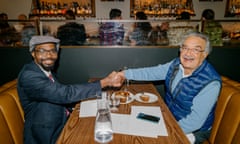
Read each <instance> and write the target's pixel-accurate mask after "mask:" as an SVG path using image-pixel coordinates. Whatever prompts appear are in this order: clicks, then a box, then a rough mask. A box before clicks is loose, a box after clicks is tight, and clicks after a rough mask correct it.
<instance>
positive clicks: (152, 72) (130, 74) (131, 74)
mask: <svg viewBox="0 0 240 144" xmlns="http://www.w3.org/2000/svg"><path fill="white" fill-rule="evenodd" d="M171 63H172V62H168V63H166V64H159V65H157V66H152V67H144V68H137V69H128V70H126V71H124V75H125V77H126V78H127V79H129V80H139V81H156V80H164V79H165V78H166V75H167V71H168V68H169V66H170V64H171Z"/></svg>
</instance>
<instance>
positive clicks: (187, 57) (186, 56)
mask: <svg viewBox="0 0 240 144" xmlns="http://www.w3.org/2000/svg"><path fill="white" fill-rule="evenodd" d="M183 58H184V59H188V60H193V59H194V57H192V56H188V55H183Z"/></svg>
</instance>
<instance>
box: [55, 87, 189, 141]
mask: <svg viewBox="0 0 240 144" xmlns="http://www.w3.org/2000/svg"><path fill="white" fill-rule="evenodd" d="M128 90H129V91H130V92H132V93H133V94H136V93H138V92H143V91H144V92H150V93H154V94H156V95H157V96H158V98H159V99H158V101H157V102H155V103H151V104H146V103H140V102H138V101H133V102H132V103H129V104H121V105H120V107H119V112H120V113H122V114H124V113H126V114H130V111H131V106H132V105H136V106H160V108H161V112H162V115H163V118H164V121H165V125H166V128H167V132H168V136H159V137H158V138H149V137H142V136H133V135H124V134H117V133H114V135H113V141H111V142H110V143H109V144H188V143H189V141H188V139H187V137H186V136H185V134H184V133H183V131H182V130H181V128H180V127H179V125H178V124H177V122H176V120H175V118H174V117H173V115H172V114H171V112H170V111H169V109H168V108H167V106H166V104H165V103H164V101H163V99H162V98H161V96H160V95H159V93H158V91H157V90H156V88H155V87H154V85H153V84H131V85H130V86H129V89H128ZM79 106H80V104H77V105H76V108H75V110H74V111H73V113H72V114H71V116H70V118H69V119H68V121H67V123H66V125H65V127H64V129H63V131H62V133H61V135H60V137H59V138H58V141H57V144H96V142H95V141H94V123H95V117H87V118H79Z"/></svg>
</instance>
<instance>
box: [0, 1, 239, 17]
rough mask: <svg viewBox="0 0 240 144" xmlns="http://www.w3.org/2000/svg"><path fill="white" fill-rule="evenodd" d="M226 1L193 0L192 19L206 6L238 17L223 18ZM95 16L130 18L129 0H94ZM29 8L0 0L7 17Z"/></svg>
mask: <svg viewBox="0 0 240 144" xmlns="http://www.w3.org/2000/svg"><path fill="white" fill-rule="evenodd" d="M226 1H227V0H223V1H211V2H208V1H199V0H193V5H194V10H195V13H196V16H194V17H192V19H200V17H201V13H202V11H203V10H204V9H206V8H211V9H213V10H214V11H215V12H216V19H238V18H237V17H233V18H232V17H231V18H225V17H224V13H225V6H226ZM95 7H96V18H108V13H109V10H110V9H111V8H119V9H121V10H122V12H123V13H122V16H123V18H124V19H129V18H130V1H129V0H125V1H123V2H106V1H100V0H95ZM30 9H31V0H11V2H9V0H0V12H5V13H7V14H8V16H9V19H17V16H18V15H19V14H20V13H24V14H26V15H28V14H29V12H30Z"/></svg>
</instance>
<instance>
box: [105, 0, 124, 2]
mask: <svg viewBox="0 0 240 144" xmlns="http://www.w3.org/2000/svg"><path fill="white" fill-rule="evenodd" d="M101 1H109V2H112V1H117V2H118V1H119V2H122V1H124V0H101Z"/></svg>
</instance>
